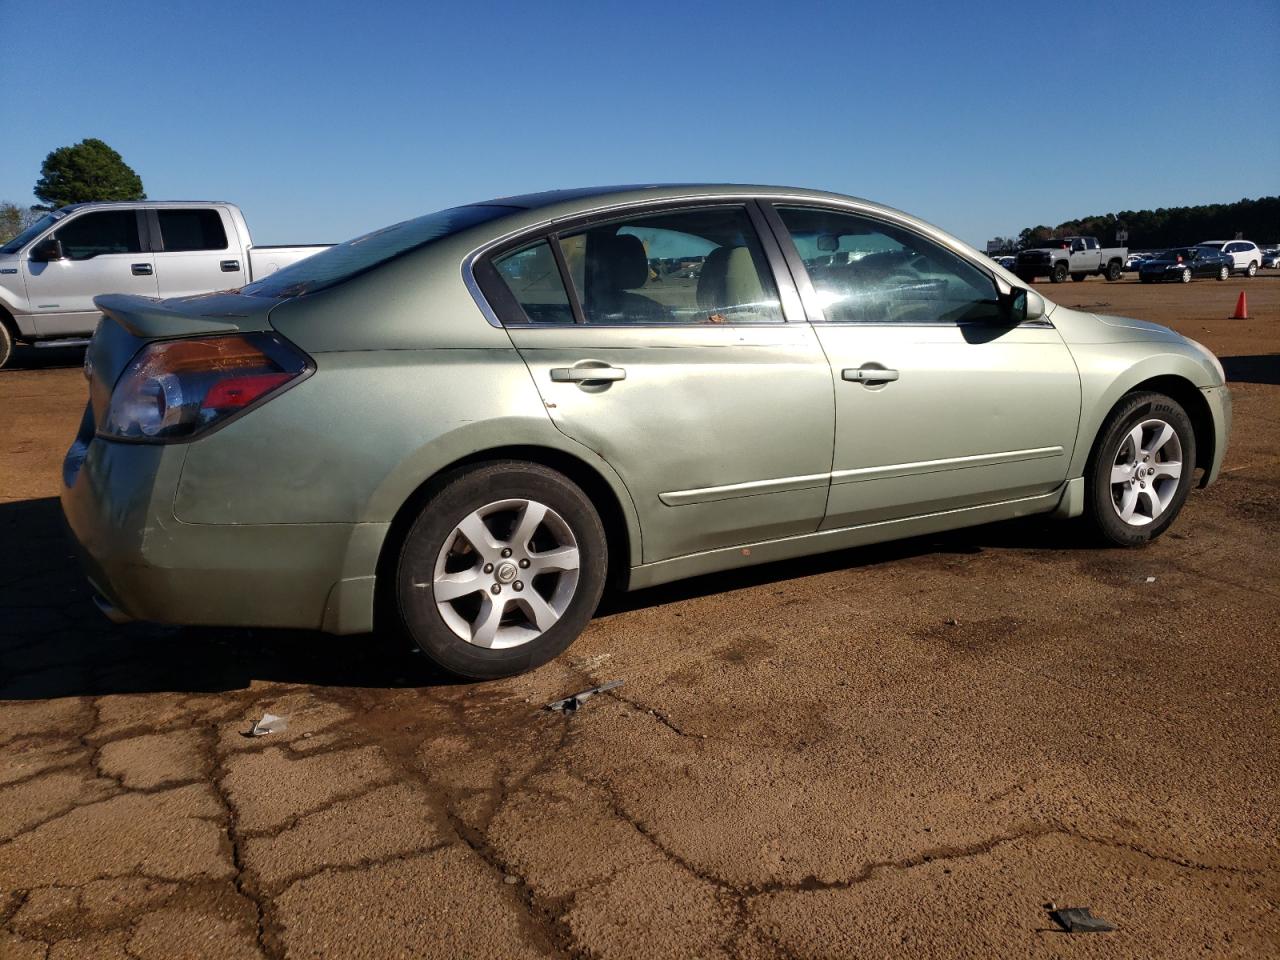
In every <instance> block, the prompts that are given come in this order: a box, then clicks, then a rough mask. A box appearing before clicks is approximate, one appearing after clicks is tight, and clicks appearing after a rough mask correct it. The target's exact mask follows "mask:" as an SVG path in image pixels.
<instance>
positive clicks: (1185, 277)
mask: <svg viewBox="0 0 1280 960" xmlns="http://www.w3.org/2000/svg"><path fill="white" fill-rule="evenodd" d="M1182 282H1183V283H1190V282H1191V268H1190V267H1183V268H1182Z"/></svg>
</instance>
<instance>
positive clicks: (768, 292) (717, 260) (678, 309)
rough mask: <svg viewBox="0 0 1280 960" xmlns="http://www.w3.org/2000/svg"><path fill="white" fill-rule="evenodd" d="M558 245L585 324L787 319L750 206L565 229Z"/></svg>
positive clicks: (694, 322) (778, 320) (773, 321)
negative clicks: (565, 232) (754, 225)
mask: <svg viewBox="0 0 1280 960" xmlns="http://www.w3.org/2000/svg"><path fill="white" fill-rule="evenodd" d="M560 246H561V252H562V253H563V255H564V260H565V264H566V266H567V267H568V271H569V276H570V278H571V282H572V283H573V287H574V290H575V292H576V294H577V296H578V299H579V302H580V303H581V305H582V315H583V319H584V320H585V321H586V322H587V323H598V324H645V323H664V324H665V323H689V324H702V323H713V324H722V323H778V322H782V320H783V316H782V307H781V305H780V304H779V302H778V293H777V290H776V288H775V287H774V283H773V278H772V276H771V274H770V272H769V267H768V261H767V260H766V259H765V255H764V249H763V248H762V247H761V245H760V239H759V237H758V236H757V235H756V232H755V228H754V227H752V225H751V218H750V216H749V215H748V214H747V210H746V207H741V206H717V207H705V208H703V209H700V210H677V211H670V212H665V213H651V214H647V215H644V216H636V217H630V218H627V219H623V220H615V221H612V222H610V223H607V224H602V225H599V226H592V227H589V228H587V229H585V230H581V231H578V232H574V233H569V234H566V235H564V236H562V237H560Z"/></svg>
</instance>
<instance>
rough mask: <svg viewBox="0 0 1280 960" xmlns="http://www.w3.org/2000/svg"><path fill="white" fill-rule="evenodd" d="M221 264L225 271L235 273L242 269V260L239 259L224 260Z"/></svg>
mask: <svg viewBox="0 0 1280 960" xmlns="http://www.w3.org/2000/svg"><path fill="white" fill-rule="evenodd" d="M219 266H220V267H222V272H223V273H235V272H236V271H237V270H239V269H240V261H239V260H223V261H222V263H220V264H219Z"/></svg>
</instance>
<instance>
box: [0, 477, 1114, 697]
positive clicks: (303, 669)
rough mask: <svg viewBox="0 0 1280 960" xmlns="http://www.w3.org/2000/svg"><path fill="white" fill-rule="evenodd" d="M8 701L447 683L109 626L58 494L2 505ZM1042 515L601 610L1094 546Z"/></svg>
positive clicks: (321, 654)
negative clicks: (937, 562)
mask: <svg viewBox="0 0 1280 960" xmlns="http://www.w3.org/2000/svg"><path fill="white" fill-rule="evenodd" d="M0 543H2V544H4V545H5V549H4V550H2V551H0V700H44V699H53V698H57V697H80V696H102V695H107V694H138V693H161V692H170V693H215V692H225V691H233V690H244V689H247V688H248V687H249V685H250V684H251V683H253V682H254V681H255V680H257V681H271V682H279V683H290V684H306V685H312V686H328V687H338V688H396V687H417V688H420V687H425V686H446V685H451V684H454V683H459V682H460V681H457V680H456V679H454V678H451V677H449V676H447V675H444V674H443V673H441V672H440V671H438V670H436V669H435V668H434V667H433V666H432V665H431V664H430V662H429V661H427V660H426V658H425V657H423V656H421V655H420V654H419V653H417V651H416V650H414V649H412V647H411V644H409V642H408V641H407V640H405V639H403V638H401V637H399V636H383V635H378V634H374V635H366V636H354V637H335V636H330V635H329V634H324V633H320V632H317V631H309V630H266V629H247V628H194V627H185V628H184V627H166V626H159V625H155V624H123V625H117V624H112V623H110V622H109V621H108V620H107V619H106V618H105V617H103V616H102V614H101V613H100V612H99V611H98V610H97V608H96V607H95V606H94V605H93V602H92V599H91V594H90V590H89V588H88V585H87V584H86V582H85V579H84V576H83V574H82V573H81V570H80V564H79V561H78V560H77V558H76V556H75V551H74V547H73V545H72V543H71V539H70V536H69V534H67V532H66V531H65V528H64V526H63V522H62V515H61V508H60V506H59V504H58V501H57V500H56V499H54V498H52V497H49V498H46V499H41V500H22V501H16V502H9V503H0ZM1088 545H1089V544H1087V542H1086V541H1083V540H1082V539H1081V538H1080V536H1079V534H1078V531H1077V530H1076V529H1075V525H1072V524H1061V523H1054V522H1051V521H1047V520H1045V519H1044V518H1033V519H1031V520H1023V521H1015V522H1010V523H1001V524H993V525H990V526H986V527H975V528H972V529H969V530H962V531H957V532H954V533H948V534H944V535H939V536H932V537H919V538H915V539H912V540H902V541H897V542H893V543H886V544H880V545H877V546H869V547H859V548H855V549H851V550H842V551H838V552H835V553H829V554H822V555H819V556H814V557H803V558H800V559H796V560H788V561H783V562H776V563H768V564H762V565H760V566H757V567H749V568H745V569H740V570H733V571H728V572H725V573H717V574H710V575H707V576H702V577H696V578H693V579H690V580H684V581H680V582H677V583H672V584H666V585H663V586H659V587H653V588H650V589H647V590H640V591H636V592H635V593H629V594H621V593H618V594H612V595H609V596H607V597H606V599H605V602H604V603H603V604H602V606H601V608H600V610H599V613H598V615H600V616H607V615H609V614H614V613H622V612H626V611H629V610H638V609H643V608H646V607H654V606H661V605H664V604H668V603H676V602H679V601H682V600H687V599H690V598H693V597H698V596H704V595H707V594H713V593H721V592H724V591H728V590H740V589H744V588H748V587H753V586H757V585H759V584H764V583H776V582H780V581H784V580H790V579H795V578H799V577H807V576H812V575H814V574H820V573H827V572H830V571H833V570H841V569H849V568H856V567H863V566H872V565H875V564H880V563H886V562H892V561H894V560H900V559H904V558H909V557H913V556H919V555H923V554H930V553H953V554H955V553H963V554H973V553H981V552H982V551H984V550H987V549H1056V550H1061V549H1071V548H1074V547H1084V546H1088Z"/></svg>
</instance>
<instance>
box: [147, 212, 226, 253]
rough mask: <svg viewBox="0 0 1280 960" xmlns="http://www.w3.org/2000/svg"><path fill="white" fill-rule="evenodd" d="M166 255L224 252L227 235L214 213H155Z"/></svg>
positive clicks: (220, 218)
mask: <svg viewBox="0 0 1280 960" xmlns="http://www.w3.org/2000/svg"><path fill="white" fill-rule="evenodd" d="M156 216H157V217H159V218H160V236H161V237H162V238H163V241H164V249H165V250H166V251H167V252H171V253H178V252H182V251H187V250H225V249H227V231H226V230H224V229H223V226H222V217H221V215H219V213H218V211H217V210H157V211H156Z"/></svg>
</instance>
